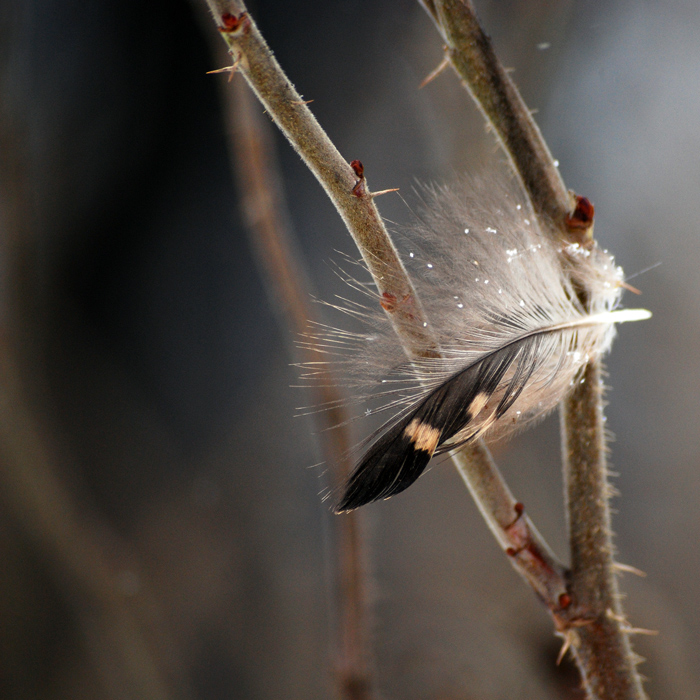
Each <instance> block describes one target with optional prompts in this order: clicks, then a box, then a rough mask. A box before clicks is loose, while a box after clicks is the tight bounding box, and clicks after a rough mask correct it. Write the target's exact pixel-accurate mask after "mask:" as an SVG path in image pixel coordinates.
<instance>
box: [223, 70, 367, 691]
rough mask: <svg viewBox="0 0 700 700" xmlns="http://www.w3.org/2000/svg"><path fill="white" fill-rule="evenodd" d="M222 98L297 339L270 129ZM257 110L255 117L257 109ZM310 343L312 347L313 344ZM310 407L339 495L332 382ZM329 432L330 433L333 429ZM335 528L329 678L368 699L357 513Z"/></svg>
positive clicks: (244, 90)
mask: <svg viewBox="0 0 700 700" xmlns="http://www.w3.org/2000/svg"><path fill="white" fill-rule="evenodd" d="M231 87H232V89H228V90H224V91H223V92H224V96H225V103H226V107H227V111H228V122H229V125H230V129H231V136H232V138H231V143H232V150H233V162H234V165H235V170H236V181H237V184H238V189H239V192H240V196H241V200H242V204H243V210H244V214H245V218H246V220H247V224H248V229H249V232H250V240H251V244H252V247H253V250H254V253H255V257H256V259H257V262H258V264H259V266H260V268H261V270H262V272H263V274H264V276H265V278H266V279H267V281H268V285H267V286H268V288H270V289H271V290H272V292H273V297H274V302H275V303H274V304H273V306H274V308H276V309H278V311H279V312H280V313H279V316H280V324H281V325H282V326H283V327H287V328H289V329H291V330H292V331H293V332H294V333H296V335H297V337H299V336H300V335H301V334H303V333H305V332H306V331H307V329H308V324H309V323H310V322H313V321H314V320H315V317H316V314H315V313H314V310H313V309H312V307H311V304H310V303H309V289H310V286H309V284H308V282H307V280H308V276H307V274H306V271H305V269H304V266H303V264H302V262H301V258H300V256H299V255H298V254H297V251H296V243H295V241H294V238H293V234H292V230H291V225H290V223H289V222H290V217H289V214H288V211H287V207H286V203H285V201H284V199H285V198H284V194H283V187H282V183H281V182H280V178H279V175H278V173H279V165H278V164H277V162H276V158H275V154H274V148H273V145H272V135H271V133H270V126H269V122H268V120H266V119H265V118H264V117H263V115H262V112H261V110H260V106H259V104H258V103H257V102H255V103H254V100H255V98H254V97H253V95H252V93H251V92H250V90H249V89H248V86H247V85H246V84H245V83H244V82H243V81H242V80H241V79H238V80H234V81H233V85H232V86H231ZM256 107H257V109H256ZM310 343H313V341H312V340H311V341H310ZM305 359H306V360H307V361H314V360H317V361H322V360H323V359H324V357H323V356H322V354H321V353H320V352H319V351H318V350H316V349H314V348H311V349H307V350H306V358H305ZM314 392H315V397H314V399H313V400H314V403H316V404H318V405H324V406H329V408H328V409H327V410H325V411H321V412H319V413H317V414H315V416H316V420H317V422H318V423H319V431H318V432H319V435H321V436H322V447H323V453H324V456H325V461H326V463H327V464H328V465H330V466H331V477H332V479H333V481H334V482H335V484H334V485H335V486H336V487H340V486H341V485H342V484H343V483H345V481H346V480H347V478H348V477H349V476H350V472H351V470H352V463H351V460H350V447H351V444H350V436H349V431H348V430H347V426H346V424H347V416H346V415H345V410H344V408H343V406H342V395H341V394H340V392H339V391H338V389H337V388H336V387H335V386H333V385H332V384H331V383H330V382H323V383H322V384H321V385H318V386H316V387H314ZM334 427H335V430H329V428H334ZM350 515H351V517H349V518H335V519H334V520H333V523H334V526H335V527H334V530H335V536H336V540H337V542H336V545H337V546H336V547H335V548H334V551H333V556H334V558H335V562H336V567H337V588H338V594H337V595H338V606H337V608H338V619H337V628H338V645H337V646H338V651H337V655H338V658H337V659H336V669H335V670H336V673H335V677H336V679H337V683H338V689H339V696H340V697H341V698H343V699H345V700H370V699H371V698H372V697H374V693H373V690H372V680H371V674H370V654H369V651H368V645H369V624H368V619H367V618H368V606H367V592H366V588H367V586H366V580H365V578H366V566H365V555H364V548H363V538H362V532H361V530H362V526H361V522H360V518H361V513H359V512H355V513H351V514H350Z"/></svg>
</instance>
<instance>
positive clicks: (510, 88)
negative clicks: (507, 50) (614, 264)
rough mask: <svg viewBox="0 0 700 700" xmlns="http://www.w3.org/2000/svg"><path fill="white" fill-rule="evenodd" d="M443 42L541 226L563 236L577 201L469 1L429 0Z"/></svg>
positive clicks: (428, 6)
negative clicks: (562, 230)
mask: <svg viewBox="0 0 700 700" xmlns="http://www.w3.org/2000/svg"><path fill="white" fill-rule="evenodd" d="M422 4H423V6H424V7H425V9H426V10H427V11H428V13H429V14H430V15H431V16H432V18H433V20H434V21H435V23H436V26H437V28H438V31H439V32H440V34H441V35H442V37H443V39H444V40H445V43H446V47H447V57H448V58H449V60H450V63H451V64H452V66H453V68H454V69H455V71H456V72H457V75H458V76H459V77H460V78H461V79H462V81H463V83H464V85H465V87H466V88H467V90H468V91H469V93H470V94H471V96H472V97H473V98H474V101H475V102H476V104H477V106H478V107H479V109H480V110H481V112H482V113H483V115H484V117H486V119H487V120H488V121H489V123H490V124H491V125H492V126H493V129H494V132H495V134H496V135H497V137H498V140H499V142H500V144H501V146H502V147H503V150H504V151H505V153H506V155H507V156H508V157H509V159H510V163H511V165H512V166H513V170H514V171H515V172H516V173H517V175H518V176H519V178H520V182H521V183H522V186H523V188H524V190H525V192H526V193H527V195H528V197H529V199H530V202H531V203H532V208H533V210H534V212H535V214H536V215H537V217H538V219H539V220H540V223H541V224H542V228H543V229H544V230H551V228H552V226H554V228H555V230H556V231H557V233H558V234H559V236H560V235H561V234H560V233H559V229H563V227H564V226H565V221H566V219H567V217H568V215H569V214H570V213H571V211H572V210H573V208H574V202H573V199H572V197H571V195H570V194H569V192H568V191H567V189H566V186H565V185H564V181H563V180H562V178H561V175H560V174H559V170H558V169H557V167H556V166H555V165H554V159H553V158H552V155H551V153H550V152H549V149H548V148H547V144H546V143H545V141H544V139H543V138H542V133H541V132H540V130H539V127H538V126H537V124H536V123H535V120H534V119H533V118H532V115H531V114H530V111H529V110H528V108H527V106H526V105H525V102H524V101H523V98H522V97H521V96H520V93H519V92H518V89H517V88H516V87H515V84H514V83H513V81H512V80H511V79H510V77H509V75H508V74H507V73H506V71H505V68H503V66H502V65H501V62H500V61H499V60H498V57H497V56H496V52H495V51H494V48H493V44H492V43H491V38H490V37H489V36H488V35H487V34H486V33H485V32H484V30H483V29H482V28H481V25H480V24H479V20H478V18H477V16H476V13H475V11H474V8H473V6H472V4H471V2H468V1H467V0H434V1H431V0H425V1H423V2H422Z"/></svg>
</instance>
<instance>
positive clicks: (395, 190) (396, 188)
mask: <svg viewBox="0 0 700 700" xmlns="http://www.w3.org/2000/svg"><path fill="white" fill-rule="evenodd" d="M398 191H399V188H398V187H394V188H393V189H390V190H379V192H370V193H369V196H370V197H379V195H381V194H389V192H398Z"/></svg>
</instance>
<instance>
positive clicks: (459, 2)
mask: <svg viewBox="0 0 700 700" xmlns="http://www.w3.org/2000/svg"><path fill="white" fill-rule="evenodd" d="M419 1H420V2H421V3H422V5H423V6H424V8H425V9H426V11H427V12H428V13H429V14H430V15H431V17H432V18H433V20H434V21H435V23H436V25H437V27H438V30H439V32H440V33H441V35H442V37H443V38H444V40H445V42H446V43H447V47H448V49H447V50H448V56H449V58H450V61H451V62H452V65H453V66H454V68H455V70H456V72H457V73H458V75H459V76H460V77H461V78H462V80H463V81H464V83H465V85H466V87H467V88H468V90H469V91H470V93H471V94H472V96H473V98H474V99H475V101H476V103H477V105H478V106H479V108H480V109H481V111H482V112H483V113H484V115H485V116H486V118H487V119H488V120H489V121H490V122H491V124H492V125H493V127H494V130H495V132H496V134H497V135H498V137H499V140H500V142H501V145H502V146H503V148H504V149H505V152H506V153H507V154H508V156H509V158H510V160H511V163H512V165H513V168H514V170H515V171H516V172H517V173H518V175H519V177H520V179H521V182H522V184H523V187H524V189H525V191H526V193H527V195H528V197H529V198H530V201H531V202H532V206H533V209H534V210H535V212H536V213H537V215H538V217H539V218H540V220H541V221H542V223H543V225H544V226H543V227H544V228H545V229H546V230H549V231H550V233H551V234H552V235H554V236H556V237H557V238H558V239H559V240H562V239H564V240H569V241H572V242H574V243H580V244H582V245H586V246H593V245H595V242H594V241H593V207H592V205H591V204H590V202H589V201H588V200H587V199H585V198H584V197H577V196H575V195H571V194H570V193H568V192H567V190H566V187H565V185H564V182H563V180H562V179H561V176H560V175H559V171H558V170H557V168H556V166H555V164H554V161H553V159H552V156H551V154H550V152H549V149H548V148H547V146H546V144H545V143H544V140H543V139H542V135H541V133H540V131H539V129H538V127H537V125H536V124H535V121H534V119H533V118H532V115H531V113H530V112H529V110H528V109H527V107H526V106H525V104H524V102H523V100H522V98H521V97H520V94H519V93H518V91H517V89H516V87H515V85H514V84H513V82H512V81H511V80H510V78H509V77H508V75H507V73H506V72H505V70H504V69H503V67H502V66H501V64H500V62H499V61H498V59H497V57H496V54H495V52H494V49H493V46H492V44H491V40H490V38H489V37H488V36H487V35H486V34H485V33H484V31H483V29H482V28H481V26H480V24H479V21H478V19H477V17H476V13H475V11H474V7H473V5H472V3H471V2H470V0H419ZM585 294H586V290H581V295H582V298H584V299H585ZM602 416H603V410H602V390H601V383H600V366H599V364H598V363H592V364H589V365H588V366H587V367H586V368H585V369H584V372H583V375H582V383H580V384H578V385H577V386H576V387H575V389H574V391H573V392H572V394H571V395H570V396H569V397H568V398H567V399H566V400H565V401H564V404H563V406H562V433H563V441H564V474H565V481H566V484H567V515H568V522H569V536H570V542H571V574H570V576H571V585H570V592H571V598H572V600H571V607H570V608H569V609H568V611H567V615H566V616H565V617H561V616H557V615H555V622H556V623H557V627H558V628H559V630H560V631H562V632H563V633H564V634H565V635H567V644H569V643H570V644H571V648H572V649H573V651H574V655H575V657H576V659H577V662H578V665H579V668H580V670H581V674H582V676H583V678H584V682H585V685H586V689H587V692H588V695H589V697H590V698H591V699H595V700H603V699H608V698H610V699H612V698H615V700H618V699H621V698H625V700H633V699H634V700H639V699H640V698H643V697H644V693H643V690H642V687H641V681H640V678H639V674H638V673H637V670H636V664H635V658H634V654H633V653H632V651H631V647H630V644H629V639H628V634H627V633H626V623H625V622H624V617H623V615H622V613H621V609H620V605H619V594H618V590H617V582H616V579H615V576H614V562H613V553H612V534H611V521H610V510H609V504H608V491H609V486H608V483H607V467H606V460H605V432H604V427H603V420H602ZM567 618H568V619H567Z"/></svg>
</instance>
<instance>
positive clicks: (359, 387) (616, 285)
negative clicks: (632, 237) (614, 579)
mask: <svg viewBox="0 0 700 700" xmlns="http://www.w3.org/2000/svg"><path fill="white" fill-rule="evenodd" d="M421 194H422V199H423V202H422V206H421V208H420V210H419V211H418V214H417V216H416V222H415V223H414V224H413V225H412V226H410V227H409V228H408V229H407V230H402V231H400V232H398V238H399V246H400V248H401V249H402V257H403V260H404V262H405V264H406V267H407V269H408V271H409V274H410V276H411V278H412V280H413V283H414V285H415V287H416V290H417V293H418V297H419V299H420V301H421V303H422V305H423V307H424V309H425V312H426V316H427V318H428V319H429V324H430V327H431V330H432V331H433V334H434V336H435V337H436V338H437V339H438V342H439V344H440V347H441V350H442V353H443V358H442V359H426V360H420V361H418V362H413V363H410V362H407V361H406V359H405V356H404V354H403V351H402V349H401V345H400V343H399V341H398V339H397V338H396V336H395V334H394V332H393V330H392V328H391V324H390V323H389V321H388V319H387V317H386V315H385V314H384V312H383V311H382V310H381V307H380V305H379V303H378V301H379V300H378V297H377V295H376V293H375V292H374V291H373V288H372V287H371V285H367V284H364V283H361V282H359V281H357V280H356V279H354V277H352V276H350V275H347V274H346V275H345V278H346V281H347V282H348V283H349V284H350V285H351V286H353V287H354V288H356V289H359V290H360V291H362V292H363V293H364V294H366V295H368V296H369V297H370V298H371V299H372V303H371V305H370V306H369V307H368V306H366V305H360V304H357V303H355V302H352V301H348V300H346V299H341V300H340V303H338V304H331V305H330V306H333V307H334V308H336V309H339V310H341V311H343V312H344V313H346V314H349V315H351V316H354V317H358V318H360V319H361V320H362V322H363V324H364V326H365V328H366V331H365V332H360V333H355V332H349V331H344V330H342V329H335V328H327V327H322V328H318V329H316V330H315V331H312V333H310V334H309V335H310V337H313V341H314V342H315V343H320V344H321V345H322V346H323V347H324V348H325V349H326V351H327V352H329V353H330V354H331V355H333V356H334V357H335V359H331V362H330V364H329V368H330V370H331V373H332V374H335V375H336V377H337V375H338V374H340V375H341V376H342V378H343V380H342V383H344V384H346V385H348V386H350V387H352V388H353V390H354V391H355V392H356V394H357V395H356V397H355V399H354V400H356V401H360V402H362V403H366V405H367V406H368V407H367V408H366V409H365V413H370V412H371V413H375V412H377V411H380V410H390V411H393V413H394V415H393V417H392V418H391V419H390V420H389V421H388V423H391V422H393V420H395V419H397V418H398V417H400V416H402V415H405V413H406V411H409V410H410V409H411V407H413V406H415V405H416V404H417V402H419V401H420V400H421V398H422V397H424V396H425V395H426V394H427V393H428V392H429V391H430V390H431V389H434V388H435V387H436V386H438V385H440V384H441V383H443V382H444V381H446V380H447V379H448V378H449V377H451V376H452V375H453V374H455V373H456V372H458V371H460V370H462V369H464V368H465V367H467V366H468V365H471V364H473V363H475V362H478V361H479V359H480V358H483V357H484V356H486V355H488V354H489V353H493V352H494V351H496V350H498V349H499V348H503V347H504V346H506V345H508V344H517V343H522V344H523V350H522V353H521V355H520V358H521V363H520V364H518V363H514V365H513V367H512V368H511V369H510V370H509V371H508V372H507V373H506V375H505V377H504V378H503V381H502V382H501V383H500V385H499V389H498V391H497V392H496V393H495V394H494V395H493V397H492V399H491V400H489V402H488V404H489V405H488V406H486V408H485V409H484V410H483V411H481V413H480V415H479V416H477V418H476V419H475V420H474V421H472V422H471V423H470V425H469V426H468V428H467V429H466V430H465V431H464V432H463V433H460V434H459V435H457V436H455V438H453V439H452V440H451V441H450V442H449V443H448V444H446V445H444V446H443V447H442V448H441V449H440V450H439V451H445V450H446V449H450V448H451V447H453V446H454V445H456V444H459V443H460V442H464V441H465V440H466V439H471V438H473V437H475V436H479V435H481V434H482V433H484V432H488V436H489V437H503V436H504V435H506V434H508V433H511V432H513V430H515V429H518V428H519V427H521V426H523V425H524V424H525V423H527V422H528V421H531V420H534V419H537V418H539V417H541V416H543V415H544V414H545V413H547V412H548V411H549V410H551V409H552V408H553V407H554V406H556V404H557V403H558V402H559V401H560V400H561V399H562V398H563V396H564V395H565V393H566V392H567V391H568V389H569V388H570V386H571V384H572V382H574V381H575V380H576V376H577V373H578V371H579V369H580V368H581V367H582V366H583V365H584V364H585V363H586V362H587V361H588V360H589V359H593V358H596V357H599V356H600V355H602V354H603V353H605V352H606V351H607V350H608V349H609V347H610V344H611V342H612V339H613V337H614V333H615V331H614V321H615V314H612V315H611V316H606V314H608V313H609V312H612V311H614V310H615V309H616V307H617V306H618V304H619V301H620V297H621V294H622V291H623V288H622V286H621V282H622V280H623V272H622V269H621V268H620V267H618V266H616V265H615V263H614V259H613V257H612V256H611V255H610V254H608V253H607V252H606V251H602V250H600V249H599V248H597V247H594V248H591V249H584V248H582V247H579V246H575V245H567V244H564V243H561V244H557V243H555V242H552V240H551V239H550V238H548V237H547V236H545V235H544V234H543V233H542V231H541V230H540V229H539V227H538V225H537V222H536V220H535V217H534V216H533V214H532V213H531V212H530V211H529V210H528V209H527V207H526V205H525V204H524V203H521V202H519V201H518V199H517V198H516V196H515V195H513V193H512V192H510V191H507V190H505V189H503V187H500V186H497V185H494V183H492V182H488V183H483V182H482V183H473V182H472V183H460V184H458V185H454V186H450V187H430V188H424V189H423V190H422V193H421ZM572 280H573V282H572ZM574 284H575V285H576V287H578V288H579V289H584V290H586V293H587V297H588V302H587V304H586V308H584V306H583V305H582V303H581V302H580V301H579V297H578V296H577V294H576V291H575V289H574ZM593 317H595V318H593ZM619 320H625V319H624V318H622V317H621V318H620V319H619ZM629 320H631V319H629ZM522 362H526V363H531V364H528V371H526V372H523V367H522ZM530 368H531V369H532V373H530V372H529V369H530ZM306 370H307V371H306V376H307V378H308V377H313V378H315V379H324V380H325V379H326V378H327V374H326V371H325V369H324V368H323V367H322V366H319V365H318V364H317V365H314V366H312V367H310V366H307V367H306ZM515 372H520V373H523V374H526V375H527V376H528V379H527V381H526V384H525V388H524V390H523V391H522V393H521V394H520V395H519V397H518V398H517V400H516V401H515V403H514V404H513V405H512V406H511V407H510V408H509V409H508V411H507V412H506V413H505V415H503V416H502V417H501V418H500V419H499V420H497V421H495V422H494V421H493V420H492V419H489V416H490V414H491V413H492V410H491V409H492V408H493V407H495V406H496V405H497V403H498V401H499V400H500V399H501V398H502V397H503V395H504V393H505V392H506V391H507V390H508V391H510V390H512V388H513V387H512V386H510V382H511V379H512V378H513V376H514V373H515ZM372 406H373V407H372Z"/></svg>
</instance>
